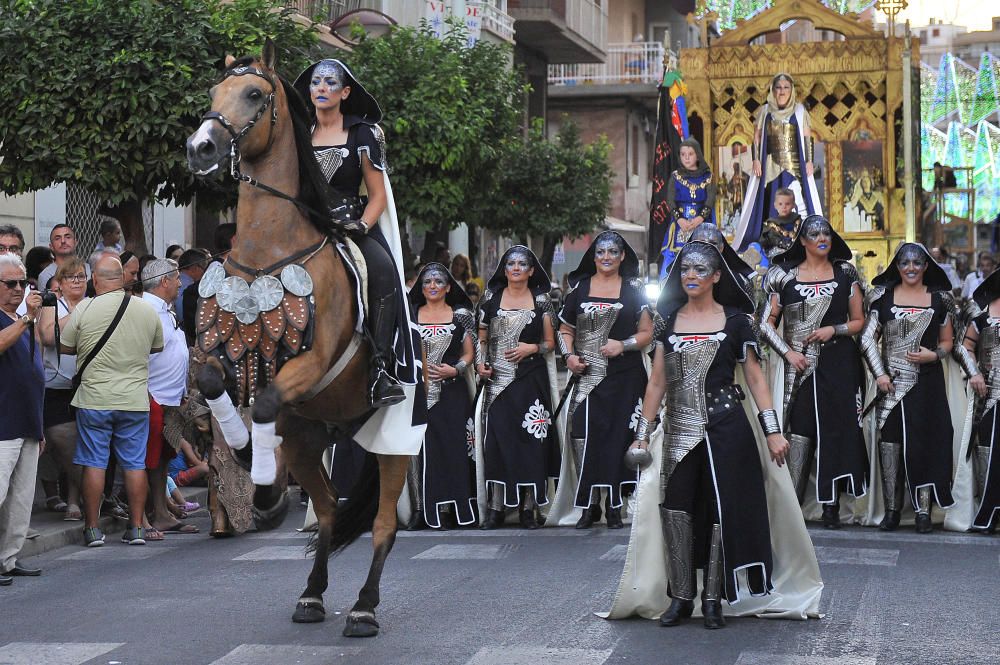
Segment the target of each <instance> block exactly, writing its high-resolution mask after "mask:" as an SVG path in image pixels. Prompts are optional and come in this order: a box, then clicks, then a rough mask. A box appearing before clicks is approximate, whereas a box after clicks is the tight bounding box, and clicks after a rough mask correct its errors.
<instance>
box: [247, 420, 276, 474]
mask: <svg viewBox="0 0 1000 665" xmlns="http://www.w3.org/2000/svg"><path fill="white" fill-rule="evenodd" d="M252 440H253V462H252V463H251V465H250V480H252V481H253V484H254V485H273V484H274V479H275V476H277V473H278V466H277V462H276V461H275V459H274V450H275V449H276V448H277V447H278V446H280V445H281V437H280V436H278V435H277V434H276V433H275V431H274V423H273V422H270V423H254V424H253V437H252Z"/></svg>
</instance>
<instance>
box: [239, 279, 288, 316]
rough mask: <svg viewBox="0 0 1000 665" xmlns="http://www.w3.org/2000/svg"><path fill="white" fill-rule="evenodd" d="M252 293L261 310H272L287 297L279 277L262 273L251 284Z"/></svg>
mask: <svg viewBox="0 0 1000 665" xmlns="http://www.w3.org/2000/svg"><path fill="white" fill-rule="evenodd" d="M250 295H251V296H252V297H253V299H254V301H255V302H256V303H257V308H258V309H259V310H260V311H261V312H270V311H271V310H272V309H274V308H275V307H277V306H278V305H280V304H281V299H282V298H284V297H285V288H284V287H283V286H282V285H281V281H280V280H279V279H278V278H277V277H272V276H271V275H261V276H260V277H258V278H257V279H255V280H254V281H253V283H252V284H251V285H250ZM237 318H239V316H237ZM244 323H247V322H246V321H244Z"/></svg>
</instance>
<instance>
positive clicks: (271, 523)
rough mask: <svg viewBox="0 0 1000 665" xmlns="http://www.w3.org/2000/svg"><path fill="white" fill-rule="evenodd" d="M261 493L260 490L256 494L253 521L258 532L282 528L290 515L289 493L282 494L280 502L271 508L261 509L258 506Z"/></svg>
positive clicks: (279, 497)
mask: <svg viewBox="0 0 1000 665" xmlns="http://www.w3.org/2000/svg"><path fill="white" fill-rule="evenodd" d="M260 493H261V490H260V489H258V490H257V491H256V492H255V493H254V504H253V521H254V524H256V525H257V530H258V531H271V530H272V529H277V528H278V527H279V526H281V523H282V522H284V521H285V517H286V516H287V515H288V506H289V500H288V492H287V491H285V492H282V493H281V494H280V495H279V496H278V500H277V501H276V502H275V503H274V505H272V506H271V507H270V508H260V507H258V506H257V496H258V495H259V494H260Z"/></svg>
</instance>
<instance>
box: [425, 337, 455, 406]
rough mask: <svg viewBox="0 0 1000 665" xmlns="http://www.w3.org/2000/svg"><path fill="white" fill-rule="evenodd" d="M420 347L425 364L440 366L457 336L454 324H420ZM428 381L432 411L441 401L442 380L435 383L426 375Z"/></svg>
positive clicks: (429, 403)
mask: <svg viewBox="0 0 1000 665" xmlns="http://www.w3.org/2000/svg"><path fill="white" fill-rule="evenodd" d="M418 327H419V328H420V345H421V346H422V347H423V350H424V362H425V363H431V364H434V365H440V364H441V360H442V359H443V358H444V354H445V353H446V352H447V351H448V347H449V346H451V340H452V338H453V337H454V336H455V324H454V323H429V324H423V323H421V324H419V326H418ZM424 379H425V380H426V381H427V408H428V409H431V408H432V407H433V406H434V405H435V404H437V403H438V400H439V399H441V385H442V384H443V383H444V382H443V381H442V380H438V381H434V380H433V379H431V378H429V377H428V376H427V374H426V373H424Z"/></svg>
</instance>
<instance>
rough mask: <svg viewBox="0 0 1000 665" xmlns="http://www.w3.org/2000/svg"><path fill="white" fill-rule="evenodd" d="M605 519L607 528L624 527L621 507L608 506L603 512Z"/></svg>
mask: <svg viewBox="0 0 1000 665" xmlns="http://www.w3.org/2000/svg"><path fill="white" fill-rule="evenodd" d="M605 515H606V519H607V521H608V528H609V529H621V528H624V526H625V523H624V522H622V509H621V508H611V507H609V508H608V510H607V512H606V513H605Z"/></svg>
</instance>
